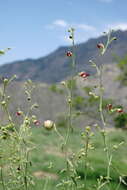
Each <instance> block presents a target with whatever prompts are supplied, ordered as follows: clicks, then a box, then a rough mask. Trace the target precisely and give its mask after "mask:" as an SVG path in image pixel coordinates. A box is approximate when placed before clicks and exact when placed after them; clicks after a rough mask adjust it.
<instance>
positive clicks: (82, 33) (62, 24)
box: [46, 19, 98, 43]
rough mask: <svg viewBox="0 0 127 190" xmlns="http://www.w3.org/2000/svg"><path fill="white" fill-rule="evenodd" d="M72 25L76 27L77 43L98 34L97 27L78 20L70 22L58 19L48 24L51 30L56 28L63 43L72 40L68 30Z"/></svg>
mask: <svg viewBox="0 0 127 190" xmlns="http://www.w3.org/2000/svg"><path fill="white" fill-rule="evenodd" d="M71 27H73V28H75V41H76V42H77V43H79V42H82V41H86V40H87V39H89V38H90V37H95V36H97V34H98V31H97V29H96V28H95V27H94V26H92V25H89V24H86V23H77V22H72V23H71V22H70V23H69V22H67V21H66V20H63V19H56V20H55V21H53V22H52V23H51V24H49V25H47V26H46V28H47V29H49V30H56V32H57V38H58V39H59V41H61V42H62V43H68V42H70V40H69V38H68V35H69V34H68V32H67V31H68V29H69V28H71Z"/></svg>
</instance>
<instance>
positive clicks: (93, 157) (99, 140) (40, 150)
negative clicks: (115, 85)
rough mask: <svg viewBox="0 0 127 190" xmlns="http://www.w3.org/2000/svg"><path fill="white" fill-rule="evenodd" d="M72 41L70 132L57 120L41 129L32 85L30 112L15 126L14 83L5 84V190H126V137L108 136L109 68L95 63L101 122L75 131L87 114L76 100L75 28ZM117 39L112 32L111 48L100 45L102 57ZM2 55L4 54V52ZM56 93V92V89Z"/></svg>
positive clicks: (0, 129) (1, 163)
mask: <svg viewBox="0 0 127 190" xmlns="http://www.w3.org/2000/svg"><path fill="white" fill-rule="evenodd" d="M69 39H70V40H71V42H72V51H68V52H67V53H66V55H67V57H68V58H69V59H70V60H71V62H72V64H71V67H72V75H71V76H70V79H69V81H62V82H61V85H63V88H65V89H66V102H67V105H68V110H67V117H66V118H67V120H66V121H67V122H66V123H63V124H66V128H65V129H63V128H60V127H59V126H60V123H59V125H56V123H55V122H54V121H52V120H46V121H44V122H43V123H41V122H40V121H39V120H38V119H37V117H36V115H33V110H35V109H37V108H38V105H37V104H35V103H33V102H32V96H31V94H32V92H33V89H34V88H35V86H34V84H33V83H32V81H31V80H28V81H27V82H26V83H25V85H24V89H25V95H26V101H27V102H29V103H28V109H27V111H25V112H24V111H23V110H21V109H20V108H18V109H17V111H16V113H15V114H16V117H20V120H19V121H18V120H15V119H14V117H12V114H11V113H10V112H9V109H8V107H9V104H10V96H9V95H8V94H7V91H6V89H7V87H8V85H9V84H10V83H11V82H12V80H13V79H14V78H11V79H7V78H3V79H1V80H2V84H3V88H2V89H1V92H0V102H1V109H2V110H3V112H4V113H6V116H7V118H6V121H2V120H1V124H0V134H1V136H0V140H1V144H0V177H1V181H0V182H1V183H0V185H1V189H3V190H32V189H33V190H41V189H43V190H49V189H54V190H56V189H60V190H77V189H80V190H92V189H95V190H106V189H107V190H109V189H113V190H124V189H125V188H126V186H127V172H126V171H127V167H126V157H125V155H126V143H127V141H126V134H125V133H123V132H122V131H111V129H110V130H109V129H108V130H107V124H106V120H105V115H104V105H105V101H103V95H104V87H103V82H102V76H103V63H102V64H101V65H97V64H96V63H94V62H93V61H92V60H91V61H90V64H91V65H92V66H93V67H94V68H95V69H96V71H97V75H98V77H99V83H98V84H97V87H96V88H98V94H96V92H95V91H94V90H92V91H91V92H89V95H91V96H92V97H94V98H95V99H97V100H98V113H99V115H98V117H99V118H100V119H99V120H100V122H99V123H94V124H92V125H91V126H83V130H80V129H79V130H78V126H75V118H76V116H77V115H80V114H84V113H83V112H82V110H81V111H80V109H81V108H82V101H83V99H82V98H80V97H77V98H76V94H75V91H74V88H75V82H74V81H75V74H76V59H75V53H74V52H75V42H74V29H73V28H71V29H70V30H69ZM115 39H116V38H115V37H113V38H112V37H111V31H110V32H109V33H108V34H107V42H106V43H105V44H102V43H99V44H97V48H98V49H99V51H100V55H101V56H103V55H104V54H105V52H106V50H107V48H108V46H109V45H110V43H111V42H112V41H114V40H115ZM0 54H4V51H3V52H2V53H1V52H0ZM78 75H79V77H81V78H82V80H84V82H85V80H87V78H88V77H90V74H89V73H87V72H85V71H81V72H80V73H79V74H78ZM51 90H52V91H54V92H56V91H57V88H56V86H52V88H51ZM62 92H63V91H60V93H62ZM74 100H75V101H74ZM91 101H93V99H92V100H91V99H90V102H91ZM75 102H76V104H74V103H75ZM92 103H93V102H92ZM79 105H80V106H79ZM91 106H92V104H91ZM105 106H106V107H107V110H108V112H109V113H118V114H120V116H121V117H122V116H123V113H124V111H123V108H122V107H114V106H112V104H111V103H110V102H108V105H105ZM74 107H75V108H76V109H74ZM32 127H34V128H32ZM39 127H40V128H39ZM120 155H122V157H120ZM39 178H40V179H39Z"/></svg>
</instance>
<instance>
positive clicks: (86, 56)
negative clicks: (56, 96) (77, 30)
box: [0, 31, 127, 83]
mask: <svg viewBox="0 0 127 190" xmlns="http://www.w3.org/2000/svg"><path fill="white" fill-rule="evenodd" d="M113 36H116V37H117V40H116V41H114V42H113V43H112V45H111V46H110V47H109V49H108V51H107V53H106V54H105V55H104V56H103V58H101V57H100V56H99V54H98V49H97V47H96V45H97V43H99V42H103V43H105V42H106V37H105V36H101V37H99V38H96V39H90V40H88V41H87V42H85V43H81V44H78V45H76V48H75V50H76V62H77V70H78V71H81V70H85V71H87V72H94V70H93V68H92V67H91V66H90V64H89V60H90V59H94V61H96V62H97V63H98V64H100V63H101V62H103V63H106V64H107V63H113V62H115V59H114V55H117V56H123V55H125V54H126V53H127V31H116V32H114V34H113ZM68 50H71V47H60V48H58V49H57V50H56V51H54V52H52V53H51V54H49V55H47V56H45V57H41V58H39V59H26V60H23V61H22V60H21V61H15V62H12V63H8V64H5V65H3V66H1V67H0V75H2V76H6V77H10V76H12V75H13V74H16V75H17V76H18V80H19V81H23V80H26V79H28V78H30V79H32V80H33V81H40V82H45V83H54V82H59V81H61V80H63V79H65V78H67V77H68V76H69V75H70V73H71V66H70V59H69V58H68V57H66V52H67V51H68Z"/></svg>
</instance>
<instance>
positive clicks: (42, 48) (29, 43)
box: [0, 0, 127, 64]
mask: <svg viewBox="0 0 127 190" xmlns="http://www.w3.org/2000/svg"><path fill="white" fill-rule="evenodd" d="M126 9H127V0H0V26H1V27H0V49H4V48H6V47H12V50H11V51H9V52H7V53H6V55H4V56H1V57H0V64H3V63H7V62H11V61H14V60H21V59H26V58H38V57H42V56H45V55H47V54H49V53H50V52H52V51H54V50H55V49H56V48H57V47H59V46H62V45H70V42H69V40H68V38H67V36H68V33H67V30H68V28H69V27H71V26H72V27H74V28H75V29H76V33H75V39H76V42H77V43H79V42H84V41H86V40H87V39H89V38H91V37H96V36H99V35H101V34H102V32H103V31H105V30H107V29H108V28H114V29H118V28H120V29H122V30H126V29H127V11H126Z"/></svg>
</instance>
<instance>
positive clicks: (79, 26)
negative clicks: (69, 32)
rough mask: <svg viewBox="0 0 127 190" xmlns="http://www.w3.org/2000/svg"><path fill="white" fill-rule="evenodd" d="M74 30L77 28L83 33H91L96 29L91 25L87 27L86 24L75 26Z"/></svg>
mask: <svg viewBox="0 0 127 190" xmlns="http://www.w3.org/2000/svg"><path fill="white" fill-rule="evenodd" d="M76 28H79V29H81V30H85V31H93V30H96V28H95V27H94V26H91V25H87V24H77V25H76Z"/></svg>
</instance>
